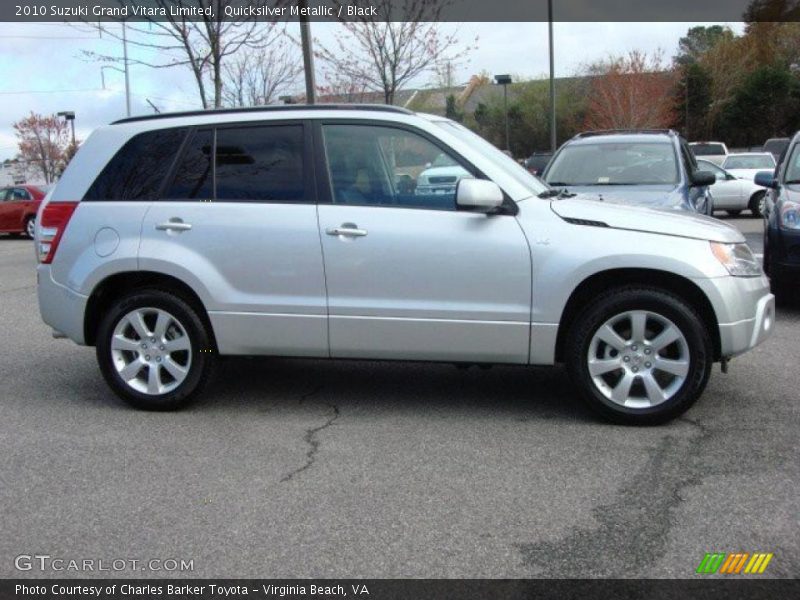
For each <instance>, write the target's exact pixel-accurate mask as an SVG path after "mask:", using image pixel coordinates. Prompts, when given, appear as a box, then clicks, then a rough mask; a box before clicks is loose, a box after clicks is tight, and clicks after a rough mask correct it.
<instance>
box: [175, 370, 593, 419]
mask: <svg viewBox="0 0 800 600" xmlns="http://www.w3.org/2000/svg"><path fill="white" fill-rule="evenodd" d="M312 402H313V403H323V404H327V405H330V406H335V407H337V409H339V410H347V409H348V408H357V409H360V410H368V411H372V410H376V411H379V412H381V413H385V412H386V411H393V412H397V413H406V412H418V411H421V410H424V411H438V412H441V411H453V412H454V413H461V414H463V412H464V411H467V412H471V413H474V414H483V413H504V414H505V416H511V417H512V418H514V419H517V420H519V421H528V420H540V419H559V420H562V419H563V420H568V421H573V422H577V421H591V422H599V419H598V418H596V417H595V416H594V415H593V414H592V413H591V412H590V411H589V410H588V408H586V407H585V406H584V404H583V403H582V402H581V401H580V398H579V397H578V393H577V391H576V390H575V389H574V388H573V387H572V385H571V384H570V382H569V380H568V379H567V375H566V371H565V370H564V369H563V368H560V367H559V368H551V367H542V368H536V367H514V366H494V367H492V368H489V369H483V368H480V367H477V366H472V367H469V368H467V369H463V368H457V367H455V366H454V365H452V364H447V363H436V364H431V363H414V362H396V361H355V360H353V361H349V360H328V361H326V360H307V359H278V358H264V357H253V358H228V359H225V360H222V361H220V364H219V368H218V369H217V373H216V376H215V378H214V380H213V382H212V383H211V384H210V385H209V387H208V388H207V390H206V392H205V393H204V394H203V396H202V398H201V399H200V401H199V402H198V403H197V404H195V405H194V407H193V408H192V409H190V410H207V409H212V407H213V409H216V408H223V407H224V408H225V409H228V408H229V407H230V408H232V407H234V406H235V407H236V408H237V409H241V410H248V409H255V410H270V409H273V408H278V407H279V406H282V405H283V406H285V405H286V404H287V403H297V404H303V403H312ZM509 413H511V414H510V415H509Z"/></svg>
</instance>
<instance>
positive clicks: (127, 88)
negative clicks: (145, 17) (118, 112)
mask: <svg viewBox="0 0 800 600" xmlns="http://www.w3.org/2000/svg"><path fill="white" fill-rule="evenodd" d="M127 29H128V28H127V26H126V25H125V21H123V22H122V61H123V65H124V68H125V113H126V114H127V116H129V117H130V116H131V85H130V79H129V77H128V32H127Z"/></svg>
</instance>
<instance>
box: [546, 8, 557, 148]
mask: <svg viewBox="0 0 800 600" xmlns="http://www.w3.org/2000/svg"><path fill="white" fill-rule="evenodd" d="M547 40H548V45H549V48H550V151H551V152H552V153H553V154H555V152H556V149H557V148H556V146H557V145H558V141H557V136H556V68H555V55H554V53H553V0H547Z"/></svg>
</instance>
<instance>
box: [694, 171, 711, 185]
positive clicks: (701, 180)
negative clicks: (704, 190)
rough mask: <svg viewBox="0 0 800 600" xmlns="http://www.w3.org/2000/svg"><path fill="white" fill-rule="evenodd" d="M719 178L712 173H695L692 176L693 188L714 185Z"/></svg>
mask: <svg viewBox="0 0 800 600" xmlns="http://www.w3.org/2000/svg"><path fill="white" fill-rule="evenodd" d="M716 181H717V178H716V177H715V176H714V174H713V173H712V172H711V171H695V172H694V175H692V186H694V187H702V186H704V185H714V184H715V183H716Z"/></svg>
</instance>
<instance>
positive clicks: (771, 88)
mask: <svg viewBox="0 0 800 600" xmlns="http://www.w3.org/2000/svg"><path fill="white" fill-rule="evenodd" d="M797 129H800V80H798V78H797V76H795V75H794V74H793V73H792V72H791V70H790V69H789V68H787V67H785V66H783V65H780V64H773V65H765V66H762V67H759V68H757V69H756V70H754V71H752V72H751V73H749V74H748V75H747V77H746V78H745V79H744V81H743V82H742V84H741V85H740V86H739V87H738V88H737V89H736V90H735V92H734V94H733V98H732V100H731V102H729V103H728V104H727V105H726V107H725V109H724V110H723V112H722V115H721V118H720V133H721V134H722V136H723V138H724V139H725V140H726V141H728V143H730V144H735V145H742V146H750V145H755V144H761V143H762V142H763V141H764V140H765V139H767V138H769V137H773V136H781V135H789V134H791V133H793V132H794V131H796V130H797Z"/></svg>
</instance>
